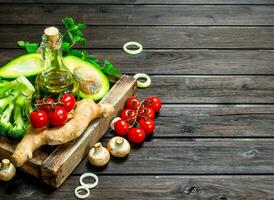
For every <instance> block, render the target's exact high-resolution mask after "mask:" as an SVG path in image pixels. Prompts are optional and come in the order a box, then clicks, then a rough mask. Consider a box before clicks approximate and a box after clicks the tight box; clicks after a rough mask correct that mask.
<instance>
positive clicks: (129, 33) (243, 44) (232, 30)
mask: <svg viewBox="0 0 274 200" xmlns="http://www.w3.org/2000/svg"><path fill="white" fill-rule="evenodd" d="M45 27H47V26H46V25H43V26H40V25H37V26H36V25H0V30H1V32H0V38H1V43H0V48H21V47H19V46H18V45H17V41H18V40H27V41H30V42H34V41H35V42H40V41H41V35H42V34H43V30H44V28H45ZM18 29H19V30H20V31H17V30H18ZM60 29H61V30H62V28H60ZM133 30H134V31H133ZM84 33H85V35H86V38H87V41H90V42H88V43H87V48H92V49H113V48H117V49H122V47H123V45H124V44H125V43H126V42H128V41H138V42H140V43H141V44H142V45H143V47H144V48H145V49H159V48H168V49H182V48H183V49H185V48H191V49H194V48H206V49H224V48H229V49H255V48H256V49H273V48H274V27H271V26H269V27H267V26H263V27H252V26H246V27H245V26H244V27H235V26H232V27H229V26H122V27H121V26H88V28H87V29H86V30H84ZM144 33H146V34H144ZM205 36H206V37H205Z"/></svg>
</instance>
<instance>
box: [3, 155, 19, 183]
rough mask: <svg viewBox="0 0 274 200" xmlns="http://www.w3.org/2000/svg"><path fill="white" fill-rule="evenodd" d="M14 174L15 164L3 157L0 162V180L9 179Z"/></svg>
mask: <svg viewBox="0 0 274 200" xmlns="http://www.w3.org/2000/svg"><path fill="white" fill-rule="evenodd" d="M15 174H16V168H15V166H14V165H13V164H12V163H11V162H10V160H9V159H4V160H2V162H1V170H0V180H1V181H9V180H11V179H12V178H13V177H14V176H15Z"/></svg>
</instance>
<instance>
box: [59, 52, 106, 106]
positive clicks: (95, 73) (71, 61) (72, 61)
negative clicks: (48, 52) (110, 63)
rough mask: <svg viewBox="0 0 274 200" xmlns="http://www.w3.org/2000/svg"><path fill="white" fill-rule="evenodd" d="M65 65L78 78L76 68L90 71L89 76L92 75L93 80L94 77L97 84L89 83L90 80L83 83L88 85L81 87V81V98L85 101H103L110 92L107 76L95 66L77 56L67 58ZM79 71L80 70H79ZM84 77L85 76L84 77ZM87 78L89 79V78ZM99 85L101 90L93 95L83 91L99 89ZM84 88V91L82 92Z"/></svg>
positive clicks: (97, 90)
mask: <svg viewBox="0 0 274 200" xmlns="http://www.w3.org/2000/svg"><path fill="white" fill-rule="evenodd" d="M63 61H64V64H65V66H66V67H67V68H68V69H69V70H70V71H71V72H72V73H73V74H74V75H75V76H76V75H77V74H76V71H77V70H76V68H78V67H82V68H84V69H85V70H88V69H89V71H88V72H87V74H88V75H91V78H92V77H94V78H95V79H96V80H97V82H94V83H92V82H89V80H86V81H83V82H82V83H84V84H86V85H81V81H80V82H79V83H80V92H79V96H80V97H82V98H84V99H88V98H90V99H93V100H94V101H98V100H100V99H102V98H103V97H104V96H105V95H106V93H107V92H108V91H109V81H108V78H107V77H106V76H105V74H104V73H103V72H101V70H99V69H97V68H96V67H95V66H94V65H93V64H91V63H89V62H86V61H83V60H82V59H80V58H78V57H75V56H66V57H65V58H64V60H63ZM78 69H79V68H78ZM82 77H83V76H82ZM87 78H89V77H88V76H87ZM98 85H99V86H100V87H99V88H97V89H96V92H95V93H93V94H89V93H85V92H84V91H83V89H87V90H88V88H93V87H98ZM81 88H82V90H81Z"/></svg>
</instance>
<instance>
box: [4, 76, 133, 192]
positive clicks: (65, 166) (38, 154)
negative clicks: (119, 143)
mask: <svg viewBox="0 0 274 200" xmlns="http://www.w3.org/2000/svg"><path fill="white" fill-rule="evenodd" d="M135 92H136V81H135V79H134V78H132V77H129V76H127V75H123V76H121V78H120V79H119V80H118V81H117V82H116V83H115V84H114V85H113V87H112V88H111V90H110V91H109V92H108V94H107V95H106V96H105V97H104V98H103V99H102V100H101V101H100V103H111V104H113V105H114V107H115V114H114V115H113V116H110V117H108V118H99V119H96V120H94V121H92V122H91V124H90V125H89V127H88V128H87V129H86V130H85V132H84V133H83V134H82V135H81V136H80V137H79V138H77V139H75V140H73V141H71V142H68V143H66V144H63V145H59V146H56V147H52V146H44V147H41V148H40V149H38V150H37V151H35V152H34V156H33V158H32V159H31V160H29V161H27V162H26V163H25V164H24V165H23V166H22V167H20V169H21V170H23V171H24V172H26V173H29V174H31V175H33V176H35V177H37V178H39V179H41V180H42V181H43V182H45V183H47V184H49V185H51V186H53V187H55V188H58V187H59V186H60V185H61V184H62V183H63V182H64V181H65V180H66V178H67V177H68V176H69V175H70V173H71V172H72V171H73V170H74V169H75V167H76V166H77V165H78V164H79V163H80V162H81V160H82V159H83V157H84V156H86V154H87V152H88V151H89V149H90V148H91V147H92V146H93V145H94V144H95V143H96V142H98V141H99V140H100V138H101V137H102V136H103V135H104V134H105V133H106V131H107V130H108V128H109V124H110V122H111V120H112V119H113V118H114V117H115V116H116V115H117V113H118V112H119V111H120V110H121V109H122V108H123V106H124V103H125V101H126V99H127V98H128V97H130V96H133V95H135ZM16 144H17V142H16V141H14V140H11V139H9V138H7V137H0V158H1V159H3V158H10V156H11V155H12V154H13V152H14V149H15V147H16Z"/></svg>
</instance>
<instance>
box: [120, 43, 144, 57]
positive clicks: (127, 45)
mask: <svg viewBox="0 0 274 200" xmlns="http://www.w3.org/2000/svg"><path fill="white" fill-rule="evenodd" d="M129 46H135V47H137V48H138V49H136V50H130V49H128V47H129ZM123 50H124V52H126V53H127V54H130V55H136V54H139V53H141V52H142V51H143V46H142V45H141V44H140V43H139V42H134V41H131V42H127V43H125V44H124V46H123Z"/></svg>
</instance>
